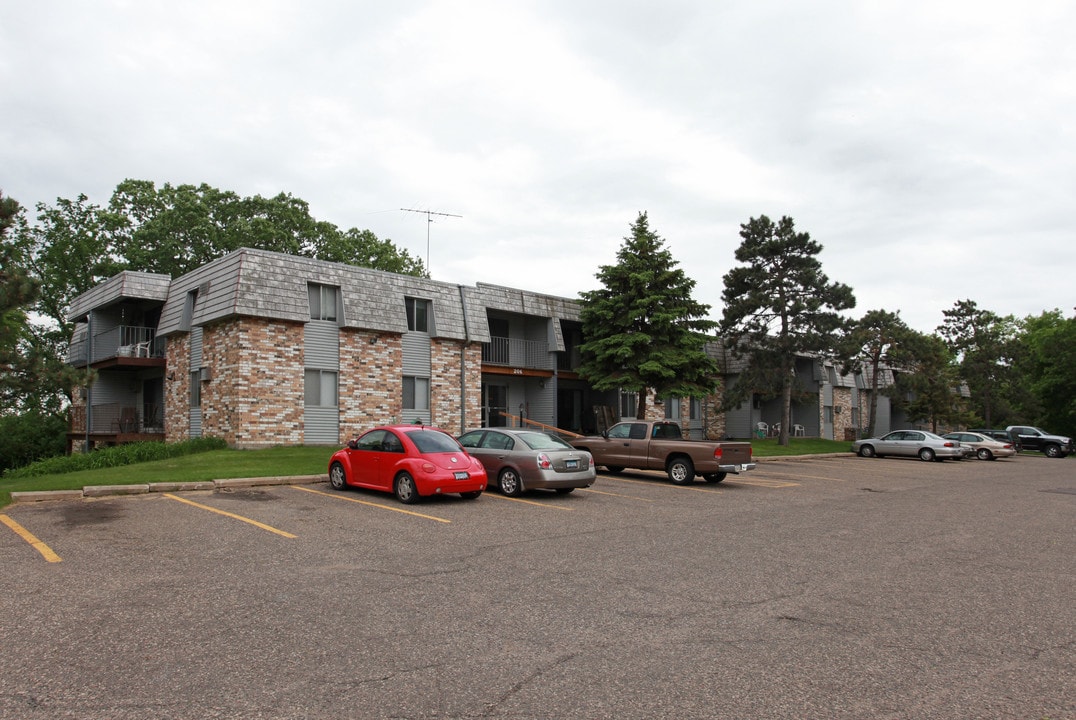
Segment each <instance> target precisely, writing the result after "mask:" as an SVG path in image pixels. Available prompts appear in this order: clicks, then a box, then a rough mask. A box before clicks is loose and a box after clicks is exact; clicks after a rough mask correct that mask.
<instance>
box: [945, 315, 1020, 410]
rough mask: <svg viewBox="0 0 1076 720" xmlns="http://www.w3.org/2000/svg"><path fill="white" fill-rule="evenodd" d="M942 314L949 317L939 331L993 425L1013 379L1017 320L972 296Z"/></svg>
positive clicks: (972, 394)
mask: <svg viewBox="0 0 1076 720" xmlns="http://www.w3.org/2000/svg"><path fill="white" fill-rule="evenodd" d="M942 314H943V315H944V316H945V321H944V322H943V323H942V324H941V325H940V326H938V334H939V335H940V336H941V337H942V339H944V340H945V342H946V344H947V345H948V346H949V350H950V351H951V352H952V353H953V355H954V356H955V357H956V359H957V363H958V367H959V369H960V375H961V377H962V378H963V380H964V382H965V383H967V386H968V389H969V391H970V392H971V398H972V402H973V404H974V407H975V409H976V411H977V412H978V413H979V415H980V416H981V417H982V419H983V422H984V423H985V424H986V425H987V427H990V426H992V425H993V423H994V416H995V414H996V411H997V410H998V406H999V404H1001V403H1003V402H1004V399H1005V396H1006V393H1007V391H1008V389H1009V386H1010V384H1011V381H1012V377H1011V367H1012V353H1013V348H1012V340H1013V337H1014V336H1015V333H1016V323H1015V320H1014V319H1013V318H1012V316H1008V317H1002V316H999V315H997V314H996V313H993V312H991V311H989V310H983V309H981V308H980V307H979V306H978V305H977V304H976V303H975V302H974V301H972V300H960V301H958V302H957V303H956V304H955V305H954V306H953V307H952V308H950V309H949V310H943V311H942ZM1002 409H1003V411H1004V410H1005V408H1002Z"/></svg>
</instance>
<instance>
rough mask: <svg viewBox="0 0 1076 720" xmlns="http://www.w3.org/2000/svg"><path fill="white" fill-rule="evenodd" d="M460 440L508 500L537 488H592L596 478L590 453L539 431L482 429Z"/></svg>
mask: <svg viewBox="0 0 1076 720" xmlns="http://www.w3.org/2000/svg"><path fill="white" fill-rule="evenodd" d="M459 441H460V445H463V448H464V449H465V450H466V451H467V452H468V454H470V455H472V456H474V457H475V458H477V459H478V461H479V462H481V463H482V465H483V466H484V467H485V468H486V474H487V475H488V476H489V484H490V485H496V486H497V488H499V489H500V491H501V492H502V493H504V494H505V495H508V496H509V497H516V496H518V495H522V494H523V493H524V492H525V491H527V490H533V489H535V488H549V489H552V490H556V491H557V492H558V493H570V492H571V491H572V490H575V489H576V488H584V487H590V486H591V485H593V484H594V479H595V477H596V476H597V473H596V471H595V469H594V460H593V458H592V457H591V455H590V453H588V452H587V451H586V450H577V449H576V448H573V447H572V446H571V445H569V444H568V443H566V442H564V441H563V440H561V439H560V438H559V437H556V436H554V435H548V434H546V433H543V432H538V431H536V430H523V429H512V428H481V429H479V430H471V431H469V432H466V433H464V434H463V435H460V437H459Z"/></svg>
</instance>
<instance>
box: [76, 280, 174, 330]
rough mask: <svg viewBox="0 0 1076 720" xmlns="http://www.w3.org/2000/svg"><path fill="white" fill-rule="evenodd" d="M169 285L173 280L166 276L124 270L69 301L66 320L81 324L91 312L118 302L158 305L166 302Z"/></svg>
mask: <svg viewBox="0 0 1076 720" xmlns="http://www.w3.org/2000/svg"><path fill="white" fill-rule="evenodd" d="M171 282H172V279H171V278H169V277H168V276H167V275H159V274H157V273H146V272H134V271H132V270H125V271H123V272H121V273H120V274H118V275H114V276H112V277H110V278H109V279H108V280H105V281H104V282H102V283H100V284H98V285H96V286H94V287H92V288H90V289H89V290H87V291H86V292H84V293H82V294H81V295H79V296H78V297H77V298H75V299H74V300H72V301H71V304H70V305H68V307H67V320H68V322H80V321H82V320H85V319H86V316H87V315H89V313H90V311H91V310H95V309H97V308H100V307H105V306H107V305H112V304H114V303H116V302H118V301H121V300H149V301H154V302H161V301H162V300H165V299H167V298H168V286H169V284H170V283H171Z"/></svg>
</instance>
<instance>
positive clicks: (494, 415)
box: [482, 383, 508, 427]
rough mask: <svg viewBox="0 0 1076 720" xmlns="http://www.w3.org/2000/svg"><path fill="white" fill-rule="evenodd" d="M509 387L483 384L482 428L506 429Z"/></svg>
mask: <svg viewBox="0 0 1076 720" xmlns="http://www.w3.org/2000/svg"><path fill="white" fill-rule="evenodd" d="M507 412H508V386H507V385H494V384H492V383H482V427H506V426H507V425H508V418H507V417H505V415H504V413H507Z"/></svg>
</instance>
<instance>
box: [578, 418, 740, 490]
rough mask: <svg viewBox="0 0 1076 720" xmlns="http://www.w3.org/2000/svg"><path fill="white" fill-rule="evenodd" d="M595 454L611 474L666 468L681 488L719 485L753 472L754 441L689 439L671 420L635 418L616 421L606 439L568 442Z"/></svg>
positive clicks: (588, 438) (596, 437)
mask: <svg viewBox="0 0 1076 720" xmlns="http://www.w3.org/2000/svg"><path fill="white" fill-rule="evenodd" d="M569 442H570V443H571V444H572V445H573V446H574V447H577V448H579V449H580V450H586V451H588V452H589V453H590V454H591V455H593V456H594V464H595V465H603V466H605V468H606V469H607V470H608V471H609V472H613V473H616V472H620V471H622V470H624V469H625V468H635V469H639V470H663V471H664V472H665V473H666V474H668V476H669V479H670V480H671V481H672V482H674V483H676V484H678V485H683V484H687V483H692V482H694V481H695V477H696V476H697V475H701V476H702V477H703V478H704V479H705V480H706V481H707V482H721V481H722V480H724V479H725V478H726V477H727V476H728V474H729V473H741V472H746V471H748V470H753V469H754V468H755V463H754V462H752V457H751V443H747V442H712V441H707V440H688V439H685V438H684V437H683V435H682V434H681V432H680V426H679V425H677V424H676V423H672V422H648V421H644V420H632V421H628V422H622V423H617V424H616V425H613V426H612V427H611V428H609V430H608V432H605V433H603V434H602V435H588V436H586V437H579V438H574V439H572V440H570V441H569Z"/></svg>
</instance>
